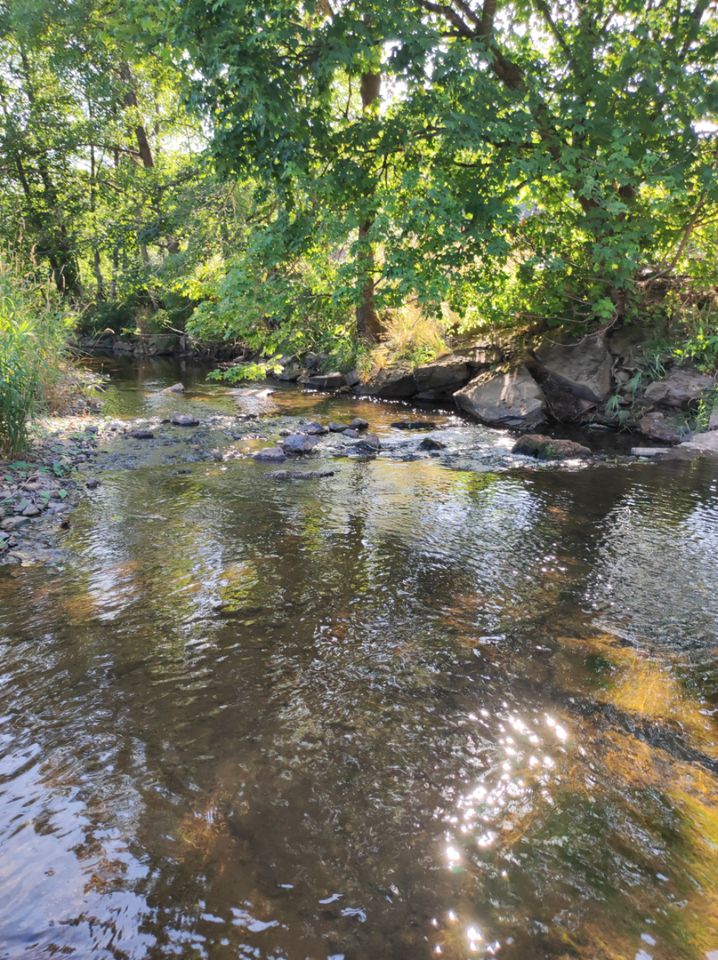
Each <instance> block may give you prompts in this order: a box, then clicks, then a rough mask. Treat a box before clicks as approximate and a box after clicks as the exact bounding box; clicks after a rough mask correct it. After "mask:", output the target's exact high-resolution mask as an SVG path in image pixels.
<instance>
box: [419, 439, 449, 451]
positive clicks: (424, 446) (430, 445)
mask: <svg viewBox="0 0 718 960" xmlns="http://www.w3.org/2000/svg"><path fill="white" fill-rule="evenodd" d="M419 449H420V450H446V444H445V443H444V441H443V440H436V439H435V438H434V437H424V439H423V440H422V441H421V443H420V444H419Z"/></svg>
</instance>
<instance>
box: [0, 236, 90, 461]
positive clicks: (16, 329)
mask: <svg viewBox="0 0 718 960" xmlns="http://www.w3.org/2000/svg"><path fill="white" fill-rule="evenodd" d="M71 327H72V320H71V318H70V317H69V316H68V315H67V313H66V312H65V311H64V310H63V308H62V305H61V303H60V302H59V300H58V299H57V297H56V296H55V295H54V293H53V291H52V290H51V288H50V287H49V285H45V284H42V283H38V282H37V281H36V280H35V279H33V277H32V276H30V275H26V274H24V273H23V271H22V270H21V269H20V268H19V267H18V265H17V264H16V263H13V262H12V260H10V259H9V258H3V257H2V256H1V255H0V455H3V456H6V455H8V454H13V453H17V452H18V451H19V450H21V449H22V448H23V447H24V446H25V445H26V443H27V439H28V437H27V431H28V424H29V421H30V418H31V417H32V416H33V414H35V413H36V412H38V411H39V410H41V409H43V407H44V406H45V403H46V399H47V396H48V394H49V392H50V391H51V390H52V389H53V388H54V387H55V386H56V384H57V382H58V380H59V379H60V377H61V376H62V370H63V360H64V356H65V350H66V344H67V338H68V336H69V333H70V329H71Z"/></svg>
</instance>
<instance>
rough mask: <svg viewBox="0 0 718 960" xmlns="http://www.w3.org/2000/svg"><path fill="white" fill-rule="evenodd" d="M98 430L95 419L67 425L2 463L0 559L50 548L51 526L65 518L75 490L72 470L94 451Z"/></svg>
mask: <svg viewBox="0 0 718 960" xmlns="http://www.w3.org/2000/svg"><path fill="white" fill-rule="evenodd" d="M70 423H71V424H72V426H76V424H77V421H70ZM96 434H97V427H96V426H95V425H93V424H90V425H87V426H85V427H84V428H83V429H82V430H78V431H72V432H70V430H69V429H68V431H67V432H66V433H65V435H64V436H58V435H55V436H50V437H48V438H47V439H45V440H44V441H43V442H40V443H38V444H37V445H36V446H35V448H34V450H33V451H32V454H31V455H30V458H29V459H22V460H13V461H10V462H5V463H0V562H1V563H3V564H7V563H20V562H22V561H23V560H24V559H25V558H26V557H27V556H29V555H34V556H49V555H50V554H51V552H52V548H53V544H52V538H51V532H52V529H53V527H55V528H56V527H58V526H64V525H65V524H66V522H67V521H66V519H65V514H66V513H67V512H68V511H69V509H70V507H71V505H72V504H73V503H74V501H75V500H76V499H77V496H78V492H79V491H78V483H77V481H76V480H74V479H72V477H71V473H72V472H73V471H74V470H75V469H76V468H77V467H79V466H81V465H83V464H87V463H88V462H90V461H91V460H92V459H93V457H94V456H95V451H96V446H97V439H96Z"/></svg>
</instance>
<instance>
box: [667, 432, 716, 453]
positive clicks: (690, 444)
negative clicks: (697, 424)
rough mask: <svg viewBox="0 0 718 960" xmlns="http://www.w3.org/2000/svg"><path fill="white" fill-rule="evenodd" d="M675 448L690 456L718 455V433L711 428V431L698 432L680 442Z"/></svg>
mask: <svg viewBox="0 0 718 960" xmlns="http://www.w3.org/2000/svg"><path fill="white" fill-rule="evenodd" d="M674 449H675V450H676V451H677V452H678V453H681V454H688V455H690V456H696V457H701V456H713V457H718V433H717V432H716V431H715V430H711V431H710V432H709V433H697V434H696V435H695V436H694V437H691V438H690V439H689V440H685V441H684V442H683V443H679V444H678V446H677V447H675V448H674Z"/></svg>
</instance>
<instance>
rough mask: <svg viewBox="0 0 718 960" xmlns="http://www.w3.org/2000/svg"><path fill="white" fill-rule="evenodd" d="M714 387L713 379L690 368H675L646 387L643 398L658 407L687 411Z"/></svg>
mask: <svg viewBox="0 0 718 960" xmlns="http://www.w3.org/2000/svg"><path fill="white" fill-rule="evenodd" d="M715 385H716V382H715V379H714V378H713V377H709V376H707V375H706V374H704V373H699V372H698V371H697V370H691V369H690V368H686V367H675V368H674V369H673V370H671V371H670V373H669V374H668V375H667V376H665V377H663V379H662V380H655V381H654V382H653V383H651V384H650V385H649V386H648V387H646V391H645V397H646V400H649V401H650V402H651V403H654V404H658V405H660V406H664V407H674V408H678V409H682V410H688V409H690V407H691V406H692V405H693V404H695V403H697V402H698V401H699V400H700V399H701V398H702V397H705V396H706V394H708V393H710V391H711V390H713V389H714V388H715Z"/></svg>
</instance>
